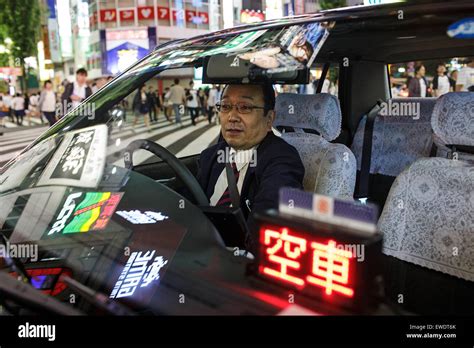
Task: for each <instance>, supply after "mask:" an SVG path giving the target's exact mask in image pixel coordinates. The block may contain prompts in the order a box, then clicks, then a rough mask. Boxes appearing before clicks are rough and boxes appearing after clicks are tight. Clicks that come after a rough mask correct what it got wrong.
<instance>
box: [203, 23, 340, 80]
mask: <svg viewBox="0 0 474 348" xmlns="http://www.w3.org/2000/svg"><path fill="white" fill-rule="evenodd" d="M333 26H334V23H327V22H324V23H308V24H301V25H293V26H289V27H284V28H275V29H263V30H259V31H255V32H248V33H247V32H246V33H241V34H239V35H237V36H235V37H230V38H228V39H226V41H225V42H221V43H220V45H219V47H217V48H213V49H210V50H209V51H207V52H206V57H205V59H204V69H203V83H259V82H272V83H278V84H307V83H308V82H309V68H310V67H311V64H312V63H313V62H314V59H315V58H316V56H317V54H318V52H319V51H320V49H321V47H322V45H323V44H324V42H325V41H326V39H327V37H328V36H329V31H330V30H331V29H332V27H333ZM215 46H217V45H216V44H215Z"/></svg>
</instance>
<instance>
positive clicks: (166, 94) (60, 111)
mask: <svg viewBox="0 0 474 348" xmlns="http://www.w3.org/2000/svg"><path fill="white" fill-rule="evenodd" d="M108 81H109V79H107V80H106V81H104V83H102V84H100V85H99V83H97V84H96V83H94V84H92V86H91V87H89V86H88V84H87V71H86V70H85V69H79V70H77V71H76V78H75V81H74V82H65V83H63V87H64V88H63V90H64V91H63V92H62V93H56V92H55V90H54V88H53V83H52V81H51V80H47V81H45V82H44V83H43V86H42V89H41V91H40V92H39V93H32V94H31V95H28V94H22V93H16V95H14V96H11V95H10V94H8V93H6V94H1V93H0V126H1V127H5V123H6V120H7V119H8V118H9V119H10V121H11V122H14V123H16V124H17V125H18V126H25V125H26V126H30V125H32V124H35V123H38V122H32V118H37V119H39V120H41V124H46V123H48V124H49V126H53V125H54V124H55V123H56V122H57V121H58V119H60V118H61V116H62V115H64V114H66V113H67V112H68V111H69V110H71V109H73V108H75V107H76V106H78V105H79V104H80V103H81V102H82V101H83V100H84V99H86V98H87V97H89V96H90V95H91V94H92V93H95V92H96V91H97V90H98V89H100V88H101V87H102V85H104V84H105V83H107V82H108ZM220 93H221V86H216V85H213V86H212V87H209V86H207V87H206V88H198V89H196V88H194V83H193V81H191V82H189V84H188V86H187V87H183V86H182V85H181V84H180V81H179V79H174V83H173V84H172V85H171V87H166V88H165V89H164V90H163V92H162V93H160V92H159V91H158V90H157V89H154V88H153V87H152V86H148V87H147V86H145V85H143V86H141V87H140V88H139V90H138V91H137V92H136V94H135V95H134V96H133V102H132V107H131V111H132V113H133V115H134V116H135V118H134V120H133V126H134V127H135V126H136V125H137V123H138V121H139V120H141V119H143V121H144V123H145V126H146V127H147V128H148V129H151V126H150V124H151V123H153V122H157V121H158V117H159V115H164V117H165V118H166V120H168V121H169V122H171V123H173V122H175V123H176V124H179V125H180V126H181V127H183V123H182V117H183V116H186V115H190V117H191V124H192V125H196V122H197V119H198V118H199V117H201V116H203V117H205V118H206V119H207V120H208V122H209V124H211V123H217V121H218V120H217V117H215V115H216V108H215V106H216V103H217V102H218V100H219V98H220ZM122 106H124V107H125V109H127V108H128V103H127V102H126V100H124V101H123V103H122ZM24 118H26V122H25V120H24Z"/></svg>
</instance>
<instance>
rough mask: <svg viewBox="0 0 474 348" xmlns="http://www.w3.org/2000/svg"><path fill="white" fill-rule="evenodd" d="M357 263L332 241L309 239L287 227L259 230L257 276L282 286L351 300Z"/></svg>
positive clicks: (352, 256)
mask: <svg viewBox="0 0 474 348" xmlns="http://www.w3.org/2000/svg"><path fill="white" fill-rule="evenodd" d="M356 261H357V260H356V258H355V255H353V252H352V251H350V250H344V248H341V246H340V245H338V244H337V243H336V241H334V240H332V239H325V240H321V239H318V240H316V239H312V238H310V237H308V236H305V235H304V234H302V233H299V232H296V231H293V230H291V229H289V228H286V227H281V228H276V227H268V226H267V227H265V226H262V227H261V229H260V254H259V267H258V273H259V274H260V276H263V277H265V278H268V279H271V280H273V281H277V282H279V283H282V284H284V285H289V286H291V287H295V288H297V289H299V290H303V289H304V290H307V291H309V292H311V293H314V292H315V291H318V292H319V293H321V294H325V295H326V296H332V295H339V296H344V297H347V298H352V297H354V294H355V290H354V289H355V283H354V280H355V271H356V268H355V262H356Z"/></svg>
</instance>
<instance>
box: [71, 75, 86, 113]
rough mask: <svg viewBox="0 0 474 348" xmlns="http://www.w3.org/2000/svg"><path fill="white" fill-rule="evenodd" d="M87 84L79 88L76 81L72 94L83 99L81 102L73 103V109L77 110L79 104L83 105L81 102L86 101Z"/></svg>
mask: <svg viewBox="0 0 474 348" xmlns="http://www.w3.org/2000/svg"><path fill="white" fill-rule="evenodd" d="M86 87H87V85H86V84H83V85H82V86H79V84H78V83H77V82H76V81H74V90H73V92H72V94H73V95H77V96H78V97H80V98H81V100H78V101H73V102H72V107H73V108H75V107H76V106H78V105H79V104H81V101H82V100H84V99H86Z"/></svg>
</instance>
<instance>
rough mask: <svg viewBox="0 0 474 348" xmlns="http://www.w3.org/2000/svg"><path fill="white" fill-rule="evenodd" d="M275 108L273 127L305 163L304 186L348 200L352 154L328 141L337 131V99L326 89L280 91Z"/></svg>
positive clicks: (353, 174) (352, 174) (339, 119)
mask: <svg viewBox="0 0 474 348" xmlns="http://www.w3.org/2000/svg"><path fill="white" fill-rule="evenodd" d="M275 112H276V118H275V122H274V127H275V128H276V129H277V130H278V131H279V132H281V137H282V138H283V139H284V140H285V141H286V142H288V143H289V144H291V145H293V146H294V147H295V148H296V149H297V150H298V152H299V154H300V157H301V160H302V161H303V164H304V166H305V177H304V182H303V186H304V189H305V190H306V191H311V192H315V193H319V194H323V195H328V196H332V197H338V198H345V199H351V200H352V199H353V195H354V186H355V179H356V160H355V157H354V154H353V153H352V152H351V150H350V149H349V148H347V147H346V146H345V145H343V144H332V143H330V141H332V140H334V139H336V138H337V137H338V135H339V133H340V132H341V122H342V115H341V109H340V106H339V100H338V99H337V98H336V97H335V96H333V95H330V94H327V93H319V94H315V95H309V94H291V93H282V94H279V95H278V96H277V98H276V105H275Z"/></svg>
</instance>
